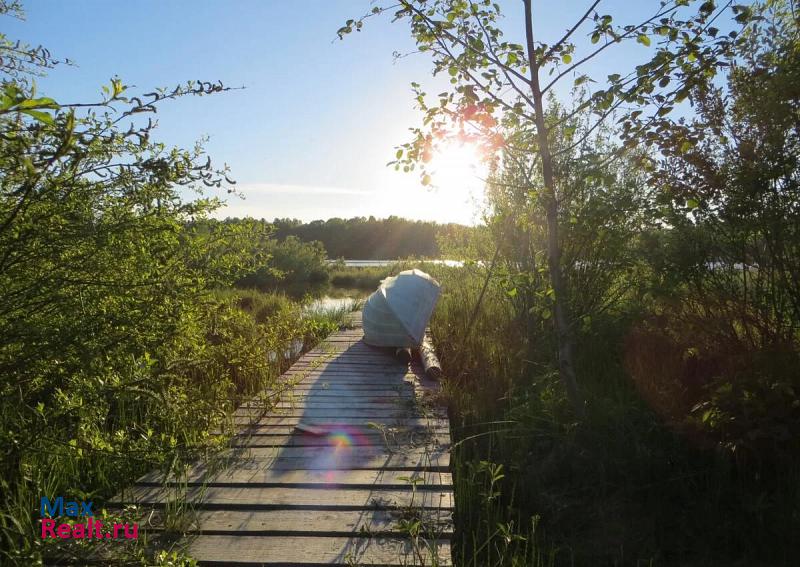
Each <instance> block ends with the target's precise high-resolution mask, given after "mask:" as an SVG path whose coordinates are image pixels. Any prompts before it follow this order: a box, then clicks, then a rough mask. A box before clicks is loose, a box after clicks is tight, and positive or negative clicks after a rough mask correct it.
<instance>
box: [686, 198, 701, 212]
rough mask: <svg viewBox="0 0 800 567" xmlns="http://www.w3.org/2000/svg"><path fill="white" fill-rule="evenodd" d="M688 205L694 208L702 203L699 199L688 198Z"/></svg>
mask: <svg viewBox="0 0 800 567" xmlns="http://www.w3.org/2000/svg"><path fill="white" fill-rule="evenodd" d="M686 206H687V207H689V208H690V209H692V210H694V209H696V208H697V207H699V206H700V203H698V202H697V199H686Z"/></svg>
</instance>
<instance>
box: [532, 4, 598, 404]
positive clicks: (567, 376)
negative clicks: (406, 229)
mask: <svg viewBox="0 0 800 567" xmlns="http://www.w3.org/2000/svg"><path fill="white" fill-rule="evenodd" d="M523 1H524V3H525V36H526V40H527V48H528V60H529V62H528V64H529V67H530V70H531V80H530V86H531V95H532V97H531V98H532V99H533V104H534V111H535V115H536V135H537V138H538V142H539V157H540V158H541V160H542V179H543V181H544V206H545V215H546V218H547V266H548V270H549V272H550V282H551V285H552V286H553V291H554V292H555V299H554V309H553V311H554V313H553V318H554V321H555V327H556V335H557V338H558V371H559V377H560V378H561V382H562V383H563V384H564V388H566V390H567V396H568V397H569V400H570V402H571V403H572V406H573V408H574V410H575V414H576V415H577V416H578V418H579V419H583V418H584V417H585V415H586V408H585V404H584V401H583V396H582V395H581V392H580V390H579V389H578V381H577V379H576V378H575V336H574V333H573V332H572V326H571V321H570V316H569V308H568V306H567V298H568V294H567V289H566V282H565V280H564V273H563V272H562V270H561V246H560V244H559V242H558V199H557V198H556V187H555V179H554V178H553V156H552V155H551V153H550V142H549V140H548V137H547V127H546V125H545V120H544V103H543V101H542V90H541V87H540V86H539V64H538V61H537V58H536V49H535V45H534V43H533V15H532V10H531V0H523Z"/></svg>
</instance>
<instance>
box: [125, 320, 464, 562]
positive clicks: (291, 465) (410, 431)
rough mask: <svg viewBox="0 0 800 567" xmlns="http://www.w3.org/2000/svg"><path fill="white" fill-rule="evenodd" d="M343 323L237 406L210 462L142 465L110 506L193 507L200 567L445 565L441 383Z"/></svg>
mask: <svg viewBox="0 0 800 567" xmlns="http://www.w3.org/2000/svg"><path fill="white" fill-rule="evenodd" d="M352 327H353V328H351V329H346V330H341V331H339V332H337V333H335V334H333V335H331V336H330V337H328V338H327V339H326V340H325V341H323V342H322V343H321V344H320V345H318V346H317V347H316V348H314V349H313V350H311V351H309V352H308V353H306V354H305V355H304V356H302V357H301V358H300V359H299V360H298V361H297V362H296V363H295V364H294V365H293V366H292V367H291V368H290V369H289V370H288V371H287V372H286V373H285V374H284V375H283V376H282V377H281V378H280V380H279V384H278V386H277V388H276V390H277V391H278V393H273V392H267V393H264V395H261V396H259V397H258V398H256V399H253V400H251V401H250V402H247V403H245V404H243V405H242V406H241V407H240V408H239V409H238V410H237V411H236V413H235V416H234V423H235V424H236V426H237V427H238V428H239V429H240V430H239V432H238V433H237V434H236V435H235V436H234V438H233V439H232V442H231V446H230V448H229V449H226V450H225V451H223V453H222V454H221V455H220V456H219V457H218V458H215V460H214V462H213V463H204V464H201V463H197V464H195V465H193V466H192V467H190V468H189V470H188V471H187V472H186V475H185V477H184V478H180V479H169V480H167V481H165V479H164V478H163V477H162V475H160V474H159V473H158V472H151V473H149V474H147V475H145V476H144V477H142V478H141V479H139V481H137V483H136V484H135V485H134V486H133V487H132V488H131V489H130V490H129V491H126V492H125V493H124V495H123V497H122V500H123V501H124V502H122V501H121V502H118V503H117V504H122V503H137V504H141V505H143V506H145V507H147V508H151V507H152V508H156V509H160V510H162V514H163V515H164V516H165V517H166V513H165V512H163V511H164V510H167V509H175V508H176V507H178V508H180V507H183V508H185V509H186V510H190V517H191V521H190V522H189V524H190V525H189V526H188V527H187V528H186V529H185V531H186V532H187V535H186V536H185V537H184V540H183V541H182V546H183V548H184V549H185V550H186V552H187V553H188V555H190V556H191V557H193V558H195V559H197V560H198V562H199V563H200V564H201V565H273V566H274V565H294V566H318V565H363V566H378V565H380V566H399V565H427V566H434V565H436V566H446V565H452V558H451V550H450V537H451V535H452V531H453V524H452V512H453V509H454V502H453V486H452V477H451V475H450V472H449V466H450V428H449V422H448V419H447V414H446V412H445V411H444V409H443V408H442V407H440V406H439V405H437V403H436V402H437V400H436V393H437V392H438V390H439V384H438V383H437V382H436V381H434V380H430V379H428V378H426V377H425V375H424V372H423V370H422V368H421V367H419V366H418V363H416V362H414V363H412V364H411V365H410V366H406V365H404V364H402V363H401V362H399V361H398V360H397V359H395V357H394V356H393V355H392V353H391V352H389V351H388V350H386V349H378V348H374V347H370V346H368V345H366V344H365V343H364V342H363V340H362V339H363V331H362V329H361V317H360V313H355V314H353V325H352ZM298 425H300V428H298ZM304 426H306V427H304ZM302 429H305V431H303V430H302ZM142 527H144V526H142Z"/></svg>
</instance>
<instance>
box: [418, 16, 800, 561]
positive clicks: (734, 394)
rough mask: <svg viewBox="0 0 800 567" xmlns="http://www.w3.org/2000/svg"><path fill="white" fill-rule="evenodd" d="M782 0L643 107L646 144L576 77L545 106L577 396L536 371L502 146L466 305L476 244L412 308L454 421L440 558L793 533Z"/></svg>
mask: <svg viewBox="0 0 800 567" xmlns="http://www.w3.org/2000/svg"><path fill="white" fill-rule="evenodd" d="M793 8H794V5H793V4H792V3H790V2H767V3H765V4H764V5H759V6H756V7H755V8H754V9H753V12H752V15H753V18H752V20H750V22H749V23H748V24H747V26H746V27H745V29H744V30H743V33H742V35H741V37H740V40H739V41H738V42H737V43H736V45H735V46H734V51H733V52H732V53H730V54H728V55H727V56H726V57H728V58H727V59H725V58H723V60H722V61H721V62H722V63H724V65H723V67H724V68H726V69H727V71H726V72H725V77H724V79H725V81H724V83H722V82H717V83H714V84H707V83H702V84H697V85H695V86H694V87H693V89H692V90H691V91H690V92H689V93H687V96H688V98H689V100H690V101H691V102H692V103H693V104H694V105H695V110H696V112H695V113H694V114H693V115H692V116H691V117H689V118H685V119H682V120H675V121H669V120H664V121H663V122H662V123H661V125H660V128H661V136H660V137H659V138H658V139H654V140H648V141H647V143H645V144H644V146H645V148H637V149H636V150H635V151H629V152H622V151H619V148H618V147H617V143H616V141H615V140H616V136H615V134H616V133H615V132H614V130H613V129H604V128H603V127H600V128H592V126H591V125H590V123H589V122H588V121H585V120H583V119H582V118H581V117H580V113H576V112H575V108H578V109H579V108H580V107H581V104H582V102H581V100H580V99H578V100H577V101H576V102H575V103H574V104H575V108H567V109H564V108H562V107H561V106H560V105H558V104H557V103H555V102H553V103H551V105H550V107H549V108H548V110H547V113H546V119H547V121H548V122H547V125H548V128H549V131H550V133H551V135H552V136H553V142H552V144H553V146H554V147H555V148H557V149H558V154H559V155H560V156H561V157H560V158H559V159H557V160H556V161H555V168H556V172H557V175H558V177H559V180H560V187H561V189H560V191H559V199H560V201H561V205H562V209H561V213H560V215H561V216H560V217H559V225H560V226H559V229H560V234H561V235H562V236H561V237H562V238H563V242H562V249H563V251H564V255H563V258H562V261H563V266H562V268H563V271H564V274H565V275H566V277H567V279H568V282H569V290H570V292H569V295H568V296H567V297H566V299H567V301H568V302H569V307H570V312H571V313H573V314H574V318H573V320H572V322H571V324H572V326H573V328H574V330H575V333H576V339H577V343H576V344H577V345H578V347H579V348H578V349H577V351H576V354H577V356H576V370H577V375H578V376H579V385H580V388H581V390H582V392H583V394H584V396H585V398H586V401H587V405H586V416H585V418H584V419H576V413H575V412H574V411H573V410H572V409H571V407H570V404H568V403H567V400H566V399H565V394H564V390H563V389H562V388H561V387H560V386H559V384H558V381H557V372H556V371H557V360H556V355H555V351H556V345H555V343H554V332H553V327H552V305H553V294H554V290H553V289H552V287H551V286H550V285H549V284H548V278H547V277H546V276H547V274H546V271H547V269H548V267H547V265H546V263H545V262H543V258H544V256H545V254H546V247H547V235H546V232H545V228H544V227H545V222H544V219H543V218H542V215H543V213H542V212H541V210H540V208H539V207H538V204H537V202H536V200H535V189H536V188H537V187H540V186H541V184H542V182H543V181H542V179H541V178H540V177H538V176H536V175H531V174H530V173H529V172H530V171H531V170H532V169H533V167H532V166H533V165H534V162H535V159H536V158H535V156H534V157H531V158H530V159H529V160H524V159H520V158H519V157H518V156H517V157H515V156H513V155H506V154H504V158H507V159H505V160H504V162H503V163H502V164H501V166H500V167H498V169H497V170H496V171H495V174H494V178H493V179H491V180H490V183H489V187H490V199H491V202H492V215H491V217H490V221H489V227H490V230H491V233H492V236H493V246H491V247H490V248H489V254H488V255H487V254H486V251H484V253H483V254H482V255H480V256H479V258H481V259H483V260H484V264H483V266H489V265H490V264H491V260H489V258H491V256H492V252H493V250H497V256H496V258H497V262H496V265H495V266H494V270H493V271H492V273H491V274H490V275H488V276H489V280H488V281H489V286H488V288H487V293H486V294H485V296H484V298H483V302H482V304H481V308H480V310H479V311H478V313H479V316H478V318H477V319H476V320H474V321H473V320H472V313H473V308H474V306H475V305H476V303H477V302H478V297H479V296H480V294H481V291H480V290H481V288H482V286H483V284H484V282H485V281H486V280H485V279H484V278H485V277H487V274H486V273H485V268H484V269H481V268H480V265H475V266H472V267H471V268H470V270H474V271H475V272H476V273H474V274H473V275H472V277H469V278H468V277H465V276H464V275H458V276H455V277H453V276H451V275H448V274H447V273H441V274H439V277H440V279H441V280H442V282H443V284H444V286H445V288H446V290H447V291H446V294H445V296H444V298H443V300H442V302H441V303H440V305H439V307H438V309H437V312H436V314H435V318H434V321H433V331H434V335H435V337H436V340H437V344H438V346H439V347H440V348H441V350H442V353H441V354H442V358H443V362H444V364H445V365H446V367H447V370H448V373H449V374H450V379H451V384H450V386H451V387H450V390H451V394H452V400H453V404H452V406H453V415H454V419H455V420H456V431H457V432H458V433H457V437H458V439H457V440H458V441H459V444H458V447H457V451H456V459H455V462H456V465H455V466H456V470H455V472H456V485H457V490H458V491H459V492H458V494H459V498H458V499H457V501H456V502H457V506H458V514H457V517H458V518H459V524H460V525H458V531H459V534H458V538H457V543H458V548H457V552H458V554H459V560H460V561H461V564H465V565H476V566H477V565H481V566H483V565H520V564H531V563H534V562H537V561H538V562H542V561H544V562H545V564H546V563H547V562H552V563H554V564H556V565H594V564H618V565H623V564H642V563H645V564H655V565H792V564H794V563H795V562H796V558H797V557H798V556H800V544H798V541H797V539H796V537H794V536H795V534H796V533H797V532H798V530H800V516H798V513H797V511H798V510H800V476H798V475H799V474H800V444H798V439H800V402H798V396H797V393H798V392H799V391H800V374H798V371H797V370H798V368H800V316H799V313H800V312H798V311H797V308H796V306H797V305H798V297H800V296H798V289H800V288H798V283H799V282H800V279H798V276H800V274H798V272H797V269H796V266H797V265H798V263H799V262H800V234H799V233H798V231H797V227H798V226H800V222H799V221H800V218H798V212H799V211H800V192H798V182H797V179H798V170H799V167H798V160H797V155H798V153H797V143H798V136H797V132H798V124H799V123H800V115H799V114H798V110H797V109H798V96H797V93H798V92H800V91H798V84H800V83H799V82H798V80H799V78H800V72H798V69H800V66H799V64H798V61H800V60H799V59H798V47H797V46H798V41H797V40H798V29H797V21H796V19H795V18H794V15H793V14H794V12H793V11H792V9H793ZM592 133H593V135H592V137H591V138H589V134H592ZM573 136H575V137H577V139H579V140H581V139H584V140H589V142H590V143H586V144H583V145H577V146H575V145H573V144H572V142H573V140H574V139H576V138H574V137H573ZM648 143H649V144H650V145H652V146H654V149H657V150H658V152H659V153H656V152H655V151H652V152H650V151H647V150H646V147H647V144H648ZM640 150H641V151H643V152H644V153H640ZM608 156H613V159H607V158H608ZM642 158H645V159H644V160H643V159H642ZM642 163H645V164H646V165H647V166H646V167H641V164H642ZM465 298H466V301H465ZM471 324H473V325H474V327H470V325H471ZM534 526H535V529H534Z"/></svg>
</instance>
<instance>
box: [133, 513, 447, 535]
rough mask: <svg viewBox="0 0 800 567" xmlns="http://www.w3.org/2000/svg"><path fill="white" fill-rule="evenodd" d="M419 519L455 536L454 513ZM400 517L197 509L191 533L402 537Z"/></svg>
mask: <svg viewBox="0 0 800 567" xmlns="http://www.w3.org/2000/svg"><path fill="white" fill-rule="evenodd" d="M147 517H148V525H149V526H150V527H151V528H155V529H156V530H158V529H159V528H160V527H161V523H162V519H161V517H160V515H159V512H158V511H156V512H155V513H152V514H151V513H150V512H149V511H148V514H147ZM419 517H420V519H421V520H422V521H423V522H424V523H425V525H426V526H427V527H429V530H430V532H431V533H435V534H436V535H437V536H438V537H443V538H448V537H450V536H452V533H453V521H452V513H451V512H450V511H445V510H420V511H419ZM400 518H401V514H399V513H398V511H397V510H380V509H370V510H315V511H314V516H313V521H309V520H310V517H309V511H307V510H247V511H245V510H198V511H196V512H195V513H194V514H193V516H192V526H191V527H190V528H189V530H188V533H190V534H205V535H234V534H235V535H261V536H267V535H272V536H281V535H282V536H285V537H290V536H294V537H296V536H317V537H321V536H325V537H337V536H338V537H349V536H358V535H360V534H362V533H364V532H365V531H366V532H368V533H370V534H372V535H379V536H392V535H393V536H395V537H402V534H401V533H399V530H398V522H399V520H400Z"/></svg>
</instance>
